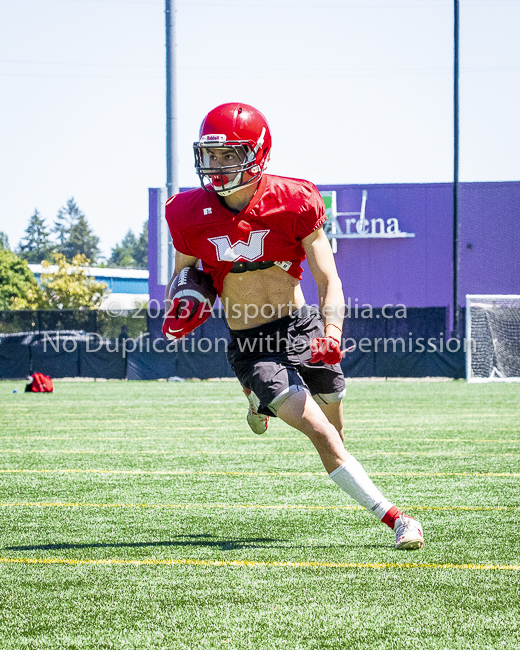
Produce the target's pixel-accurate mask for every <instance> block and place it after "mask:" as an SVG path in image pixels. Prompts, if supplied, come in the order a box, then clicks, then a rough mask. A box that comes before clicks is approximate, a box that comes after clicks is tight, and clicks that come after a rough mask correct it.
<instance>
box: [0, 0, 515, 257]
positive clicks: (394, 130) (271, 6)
mask: <svg viewBox="0 0 520 650" xmlns="http://www.w3.org/2000/svg"><path fill="white" fill-rule="evenodd" d="M176 18H177V66H178V67H177V69H178V89H177V95H178V108H179V133H178V135H179V158H180V159H179V180H180V184H181V185H182V186H195V185H196V184H197V182H198V181H197V177H196V175H195V172H194V169H193V155H192V143H193V141H194V140H195V139H196V137H197V133H198V127H199V124H200V122H201V120H202V118H203V116H204V115H205V114H206V113H207V111H209V110H210V109H211V108H213V107H214V106H216V105H217V104H220V103H223V102H226V101H243V102H246V103H249V104H252V105H254V106H256V107H257V108H259V109H260V110H261V111H262V112H263V113H264V114H265V115H266V117H267V119H268V121H269V123H270V125H271V130H272V134H273V150H272V156H271V164H270V167H269V171H270V172H271V173H274V174H281V175H286V176H293V177H298V178H307V179H309V180H312V181H313V182H315V183H406V182H446V181H450V180H451V178H452V173H453V171H452V160H453V152H452V142H453V130H452V93H453V86H452V64H453V49H452V44H453V3H452V1H451V0H389V1H385V0H365V1H363V0H322V2H319V1H318V0H305V1H304V2H295V1H294V0H280V1H279V2H275V1H274V0H258V2H254V3H251V2H250V3H245V2H239V1H238V0H229V1H226V0H223V2H219V1H218V0H205V1H197V0H194V1H193V2H189V1H187V0H184V2H181V1H178V2H177V14H176ZM519 28H520V0H461V82H460V91H461V99H460V101H461V104H460V108H461V113H460V119H461V131H460V136H461V141H460V144H461V159H460V178H461V180H462V181H486V180H489V181H491V180H520V156H519V155H518V151H519V145H520V125H519V120H518V115H520V83H519V82H520V39H519V38H518V33H519ZM164 58H165V48H164V3H163V2H162V1H161V0H157V1H153V0H128V1H125V0H38V1H36V0H16V2H14V1H11V2H8V1H6V0H4V2H2V3H1V4H0V87H1V91H0V94H1V97H2V101H1V103H0V111H1V116H2V119H1V120H0V230H2V231H4V232H6V233H7V234H8V236H9V240H10V244H11V246H15V245H16V244H18V241H19V239H20V237H21V236H22V235H23V231H24V229H25V228H26V226H27V222H28V219H29V217H30V216H31V214H32V213H33V211H34V209H35V208H37V209H38V210H39V211H40V212H41V214H42V216H44V217H45V218H46V219H47V220H48V223H49V224H51V223H52V222H53V220H54V217H55V215H56V212H57V211H58V209H59V208H60V206H62V205H63V204H64V203H65V201H66V200H67V199H68V198H70V197H71V196H74V198H75V199H76V201H77V202H78V204H79V206H80V208H81V209H82V210H83V211H84V212H85V214H86V216H87V218H88V220H89V222H90V223H91V225H92V226H93V228H94V230H95V232H96V234H97V235H98V236H99V237H100V238H101V247H102V250H103V253H104V254H106V255H109V254H110V248H111V247H112V246H114V245H115V243H116V242H117V241H119V240H120V239H121V238H122V237H123V236H124V234H125V233H126V231H127V230H128V228H132V229H133V230H134V231H139V230H140V229H141V227H142V224H143V222H144V221H145V219H146V218H147V202H148V192H147V189H148V187H159V186H161V185H163V184H164V183H165V180H166V172H165V108H164V104H165V82H164Z"/></svg>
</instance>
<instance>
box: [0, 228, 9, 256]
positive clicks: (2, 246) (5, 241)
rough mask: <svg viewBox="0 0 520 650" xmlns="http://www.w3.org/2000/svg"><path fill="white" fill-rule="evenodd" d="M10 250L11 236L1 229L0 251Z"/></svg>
mask: <svg viewBox="0 0 520 650" xmlns="http://www.w3.org/2000/svg"><path fill="white" fill-rule="evenodd" d="M8 250H9V238H8V236H7V235H6V234H5V232H2V231H1V230H0V251H8Z"/></svg>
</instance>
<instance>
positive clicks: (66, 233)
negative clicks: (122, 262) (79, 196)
mask: <svg viewBox="0 0 520 650" xmlns="http://www.w3.org/2000/svg"><path fill="white" fill-rule="evenodd" d="M54 232H55V233H56V235H57V238H58V245H57V246H56V251H57V252H58V253H61V254H62V255H64V256H65V258H66V260H67V261H68V262H71V261H72V259H73V258H74V257H76V255H84V256H85V257H86V258H88V259H89V260H91V261H92V263H94V264H95V263H96V260H97V258H98V257H99V255H100V250H99V237H97V236H96V235H95V234H94V232H93V230H92V229H91V227H90V226H89V223H88V221H87V219H86V217H85V215H84V214H83V212H82V211H81V210H80V209H79V208H78V206H77V205H76V202H75V201H74V197H71V198H70V199H69V200H68V201H67V203H66V204H65V206H64V207H62V208H60V209H59V210H58V214H57V216H56V221H55V222H54Z"/></svg>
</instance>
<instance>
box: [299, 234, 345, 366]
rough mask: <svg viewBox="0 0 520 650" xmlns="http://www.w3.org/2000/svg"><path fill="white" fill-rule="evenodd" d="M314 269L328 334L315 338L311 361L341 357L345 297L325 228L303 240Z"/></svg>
mask: <svg viewBox="0 0 520 650" xmlns="http://www.w3.org/2000/svg"><path fill="white" fill-rule="evenodd" d="M302 244H303V248H304V250H305V253H306V255H307V260H308V262H309V267H310V269H311V273H312V275H313V277H314V280H315V281H316V284H317V286H318V298H319V306H320V311H321V315H322V317H323V322H324V323H325V338H316V339H313V341H312V344H311V350H312V357H311V363H316V362H317V361H323V362H324V363H328V364H335V363H339V362H340V361H341V357H342V354H341V335H342V331H343V319H344V317H345V298H344V296H343V289H342V287H341V280H340V279H339V276H338V271H337V269H336V262H335V261H334V256H333V254H332V250H331V247H330V244H329V240H328V239H327V236H326V235H325V232H324V231H323V228H318V230H315V231H314V232H313V233H311V234H310V235H308V236H307V237H305V239H304V240H303V241H302Z"/></svg>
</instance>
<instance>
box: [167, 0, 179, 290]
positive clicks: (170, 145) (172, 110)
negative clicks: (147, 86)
mask: <svg viewBox="0 0 520 650" xmlns="http://www.w3.org/2000/svg"><path fill="white" fill-rule="evenodd" d="M164 13H165V21H166V188H167V191H168V196H169V197H170V196H172V195H173V194H177V193H178V191H179V180H178V163H177V97H176V94H177V93H176V71H175V0H165V6H164ZM174 260H175V251H174V249H173V245H172V243H171V237H169V245H168V277H171V276H172V275H173V269H174Z"/></svg>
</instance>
